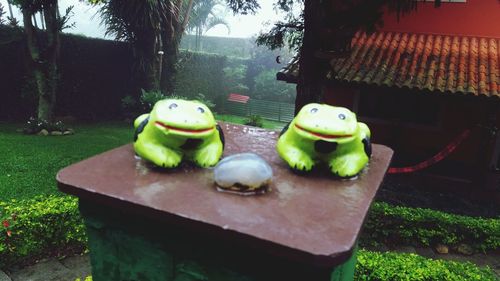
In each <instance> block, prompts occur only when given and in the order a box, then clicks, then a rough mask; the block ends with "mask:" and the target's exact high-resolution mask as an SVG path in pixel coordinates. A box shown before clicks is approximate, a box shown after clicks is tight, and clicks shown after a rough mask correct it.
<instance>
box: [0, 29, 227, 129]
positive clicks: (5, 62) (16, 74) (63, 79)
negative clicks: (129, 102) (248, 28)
mask: <svg viewBox="0 0 500 281" xmlns="http://www.w3.org/2000/svg"><path fill="white" fill-rule="evenodd" d="M41 36H43V34H42V35H41ZM24 38H25V36H24V33H23V30H22V29H20V28H12V27H8V26H2V25H0V62H1V64H0V65H1V66H2V70H3V71H2V73H1V74H2V75H0V85H2V102H1V103H0V120H23V121H24V120H27V119H28V118H29V117H30V116H31V115H33V113H34V112H35V111H36V110H35V109H36V104H37V102H36V98H35V95H34V93H35V92H34V89H35V88H34V87H35V85H34V84H33V83H32V82H31V80H32V79H30V77H29V75H28V71H27V64H26V62H25V54H26V53H27V50H26V48H27V47H26V42H25V39H24ZM133 58H134V56H133V52H132V49H131V47H130V45H129V44H127V43H125V42H119V41H112V40H103V39H97V38H88V37H83V36H79V35H72V34H62V35H61V58H60V65H59V67H60V79H59V84H58V89H57V99H56V101H57V104H56V116H66V115H71V116H74V117H76V118H77V119H79V120H98V119H99V120H103V119H118V118H121V117H122V114H123V109H122V99H123V98H124V97H125V96H132V97H134V98H138V97H139V95H140V87H139V85H141V84H140V81H139V80H140V79H141V77H138V76H140V75H137V74H134V72H133V64H134V59H133ZM179 59H180V61H179V70H178V72H177V77H176V80H177V84H176V85H177V95H181V96H187V97H195V96H197V95H198V93H202V94H204V95H205V96H206V97H208V98H210V99H212V100H214V99H215V97H217V96H219V95H220V96H222V95H225V94H227V93H224V89H223V79H224V73H223V71H222V70H223V69H224V67H225V64H226V57H225V56H220V55H213V54H205V53H190V52H186V51H183V52H181V53H180V55H179Z"/></svg>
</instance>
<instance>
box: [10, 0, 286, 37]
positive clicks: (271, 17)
mask: <svg viewBox="0 0 500 281" xmlns="http://www.w3.org/2000/svg"><path fill="white" fill-rule="evenodd" d="M259 2H260V5H261V7H262V8H261V9H260V10H259V12H258V13H257V14H256V15H246V16H242V15H236V16H233V14H232V12H230V11H227V17H226V21H227V22H228V23H229V26H230V33H228V30H227V28H226V27H224V26H217V27H215V28H213V29H211V30H209V31H208V32H207V33H206V35H209V36H224V37H251V36H252V35H255V34H258V33H259V31H260V30H262V29H263V28H265V26H266V23H267V22H273V21H276V20H278V19H280V18H281V17H282V16H281V15H278V14H277V13H276V11H274V9H273V5H272V4H273V3H274V1H270V0H260V1H259ZM0 3H2V5H3V6H4V7H5V12H7V13H6V15H5V16H8V9H7V0H0ZM70 5H74V8H73V12H74V15H73V17H72V18H71V20H70V22H74V23H75V27H74V28H72V29H67V30H65V32H69V33H76V34H83V35H85V36H89V37H99V38H103V37H104V33H105V29H104V27H102V26H101V24H100V23H101V18H100V17H99V15H98V14H97V9H98V8H97V7H93V6H91V5H88V4H85V3H82V2H80V1H77V0H59V9H60V11H61V13H64V10H65V9H66V8H67V7H68V6H70ZM13 10H14V16H15V17H16V18H17V19H18V20H19V21H20V22H22V16H21V13H20V12H19V10H18V9H17V8H16V7H13ZM220 10H223V9H222V8H221V9H220ZM109 39H112V38H109Z"/></svg>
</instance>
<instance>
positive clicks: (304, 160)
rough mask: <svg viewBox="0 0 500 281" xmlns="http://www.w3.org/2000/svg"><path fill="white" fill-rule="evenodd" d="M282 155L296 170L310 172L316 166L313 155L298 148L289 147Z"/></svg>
mask: <svg viewBox="0 0 500 281" xmlns="http://www.w3.org/2000/svg"><path fill="white" fill-rule="evenodd" d="M282 157H283V159H284V160H285V161H286V162H287V163H288V165H289V166H290V168H292V169H293V170H296V171H301V172H308V171H310V170H311V169H312V168H313V167H314V160H313V159H312V158H311V156H309V155H308V154H307V153H305V152H304V151H302V150H300V149H298V148H288V149H287V152H286V153H284V154H283V155H282Z"/></svg>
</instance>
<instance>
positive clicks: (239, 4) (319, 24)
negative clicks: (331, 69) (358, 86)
mask: <svg viewBox="0 0 500 281" xmlns="http://www.w3.org/2000/svg"><path fill="white" fill-rule="evenodd" d="M226 1H227V3H228V5H229V6H230V7H231V8H232V9H233V11H234V12H237V13H238V12H239V13H242V14H246V13H255V12H256V11H257V10H258V9H259V8H260V7H259V5H258V2H257V0H226ZM440 2H441V1H440V0H436V1H435V4H436V5H437V6H439V5H440ZM294 5H301V6H302V9H301V12H300V13H299V14H298V15H297V14H295V13H294V11H295V10H294V8H293V6H294ZM384 6H386V7H388V8H389V10H392V11H397V13H398V16H399V14H400V13H406V12H410V11H413V10H415V9H416V7H417V1H414V0H275V7H276V8H278V9H280V10H282V11H284V12H286V13H287V16H286V18H285V21H282V22H278V23H276V24H275V26H273V27H272V28H271V30H270V31H268V32H267V33H263V34H261V35H260V36H259V38H258V39H257V43H259V44H265V45H268V46H269V47H270V48H272V49H275V48H281V47H283V46H285V45H286V44H289V45H291V46H292V47H294V48H295V49H296V50H297V51H298V52H299V53H300V59H299V78H298V83H297V97H296V102H295V112H298V111H299V110H300V109H301V108H302V106H304V105H305V104H307V103H310V102H314V101H318V100H319V99H320V98H321V96H322V89H321V87H320V85H321V79H322V77H324V74H325V73H324V72H325V71H326V69H327V68H328V64H327V63H326V62H325V60H321V59H319V58H318V56H317V53H318V52H321V51H322V50H323V51H324V50H334V51H335V52H336V53H337V54H336V55H345V54H347V53H348V52H349V46H350V41H351V39H352V37H353V36H354V33H355V31H357V30H359V29H365V30H368V31H370V30H373V29H375V28H376V27H377V25H378V24H379V23H380V20H381V16H382V14H383V12H382V11H383V7H384Z"/></svg>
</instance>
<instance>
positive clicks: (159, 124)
mask: <svg viewBox="0 0 500 281" xmlns="http://www.w3.org/2000/svg"><path fill="white" fill-rule="evenodd" d="M134 127H135V134H134V150H135V152H136V154H137V155H138V156H140V157H141V158H143V159H145V160H147V161H150V162H152V163H153V164H155V165H156V166H159V167H164V168H175V167H177V166H178V165H179V164H180V163H181V161H182V160H183V159H186V160H189V161H192V162H194V163H195V164H196V165H198V166H200V167H211V166H214V165H215V164H217V162H219V159H220V158H221V156H222V152H223V150H224V134H223V132H222V130H221V128H220V127H219V125H217V123H216V122H215V118H214V116H213V114H212V112H211V111H210V109H209V108H208V107H207V106H206V105H204V104H202V103H200V102H197V101H187V100H181V99H165V100H160V101H158V102H157V103H156V104H155V105H154V107H153V109H152V110H151V112H150V113H149V114H143V115H141V116H139V117H138V118H137V119H136V120H135V122H134Z"/></svg>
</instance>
